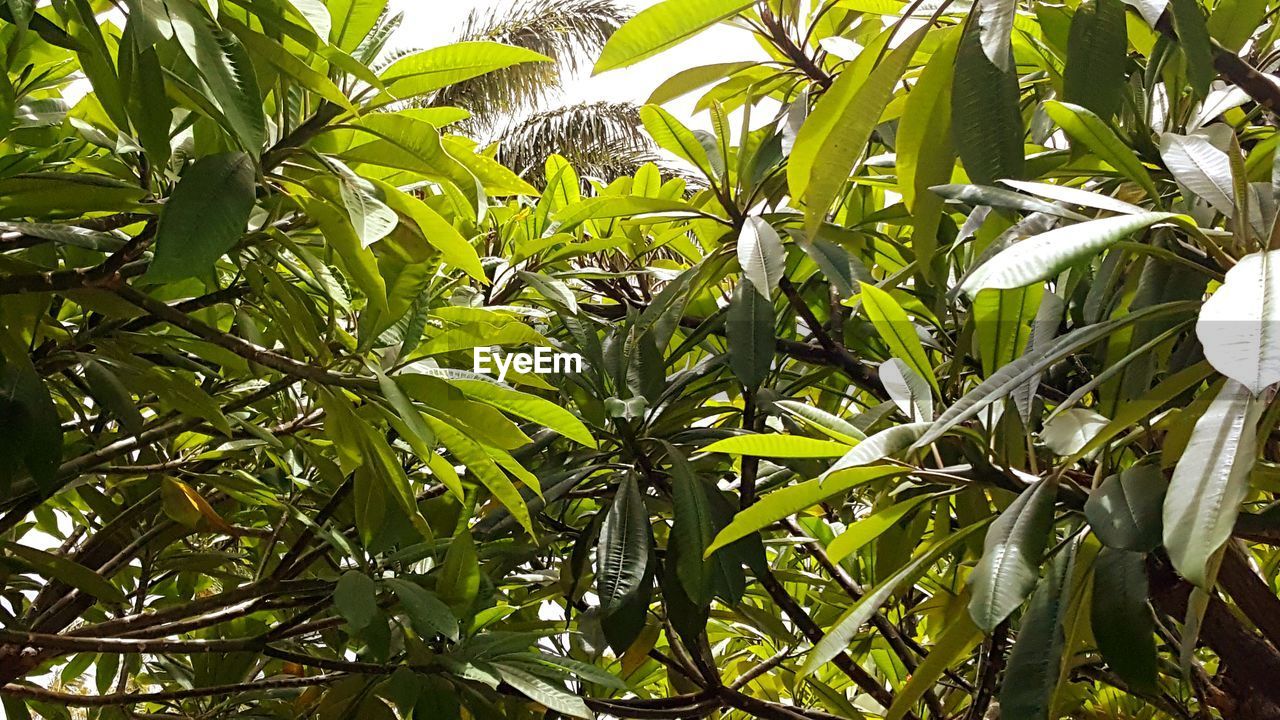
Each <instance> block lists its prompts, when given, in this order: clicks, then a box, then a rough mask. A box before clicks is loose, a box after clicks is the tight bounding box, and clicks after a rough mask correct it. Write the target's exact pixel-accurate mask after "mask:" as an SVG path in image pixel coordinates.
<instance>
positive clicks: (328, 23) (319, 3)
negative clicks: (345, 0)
mask: <svg viewBox="0 0 1280 720" xmlns="http://www.w3.org/2000/svg"><path fill="white" fill-rule="evenodd" d="M289 4H290V5H292V6H293V9H294V10H296V11H298V14H299V15H301V16H302V17H303V19H305V20H306V21H307V24H308V25H310V26H311V29H312V30H314V31H315V33H316V36H317V37H319V38H320V39H321V40H324V41H328V40H329V35H330V33H332V32H333V18H331V17H330V16H329V8H327V7H325V5H324V2H323V0H289Z"/></svg>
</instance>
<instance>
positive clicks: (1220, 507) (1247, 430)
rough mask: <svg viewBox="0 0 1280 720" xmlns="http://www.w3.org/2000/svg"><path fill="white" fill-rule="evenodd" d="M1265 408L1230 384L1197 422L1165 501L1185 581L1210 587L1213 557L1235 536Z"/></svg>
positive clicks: (1167, 531) (1167, 532)
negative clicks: (1233, 532) (1233, 529)
mask: <svg viewBox="0 0 1280 720" xmlns="http://www.w3.org/2000/svg"><path fill="white" fill-rule="evenodd" d="M1261 412H1262V403H1260V402H1258V401H1257V400H1255V398H1254V397H1253V393H1252V392H1250V390H1249V388H1248V387H1246V386H1244V385H1242V384H1240V383H1238V382H1236V381H1234V380H1227V382H1226V384H1224V385H1223V386H1222V389H1221V390H1220V391H1219V392H1218V395H1217V396H1216V397H1215V398H1214V399H1213V402H1212V404H1210V405H1209V408H1208V410H1206V411H1205V413H1204V415H1202V416H1200V419H1199V420H1197V421H1196V424H1195V429H1194V430H1192V431H1191V440H1190V442H1189V443H1188V444H1187V449H1186V450H1185V451H1184V452H1183V454H1182V457H1181V459H1179V460H1178V464H1177V466H1176V467H1174V470H1173V477H1172V478H1171V479H1170V481H1169V490H1168V493H1167V494H1166V495H1165V499H1164V513H1163V519H1164V530H1163V532H1164V546H1165V549H1166V550H1168V552H1169V559H1170V560H1172V561H1173V566H1174V567H1175V568H1176V569H1177V570H1178V573H1179V574H1181V575H1182V576H1183V577H1184V578H1186V579H1187V580H1189V581H1190V582H1192V583H1193V584H1195V585H1198V586H1200V587H1208V583H1209V565H1210V558H1211V557H1212V556H1213V555H1214V554H1215V553H1217V551H1218V550H1219V549H1220V548H1221V547H1222V545H1223V543H1225V542H1226V541H1227V539H1228V538H1229V537H1230V536H1231V528H1232V527H1233V526H1234V525H1235V520H1236V515H1238V514H1239V512H1240V503H1241V502H1243V501H1244V498H1245V495H1246V494H1247V493H1248V491H1249V472H1250V471H1251V470H1252V469H1253V465H1254V460H1255V453H1256V451H1257V440H1258V418H1259V416H1260V414H1261Z"/></svg>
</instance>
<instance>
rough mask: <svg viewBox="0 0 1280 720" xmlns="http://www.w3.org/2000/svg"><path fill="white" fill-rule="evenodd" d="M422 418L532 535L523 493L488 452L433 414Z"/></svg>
mask: <svg viewBox="0 0 1280 720" xmlns="http://www.w3.org/2000/svg"><path fill="white" fill-rule="evenodd" d="M423 419H424V420H426V421H427V426H428V427H430V428H431V431H432V432H434V433H435V434H436V437H437V438H439V439H440V442H441V443H443V444H444V446H445V447H446V448H448V449H449V452H451V453H453V456H454V457H455V458H457V460H458V461H459V462H460V463H462V464H463V465H466V466H467V470H469V471H470V472H471V474H472V475H474V476H475V477H476V479H477V480H479V481H480V483H481V484H482V485H484V486H485V487H486V488H488V490H489V492H490V493H492V494H493V497H494V499H496V500H497V501H498V502H500V503H502V505H503V506H504V507H506V508H507V512H509V513H511V516H512V517H514V518H515V519H516V521H517V522H519V523H520V526H521V527H523V528H524V529H525V530H526V531H527V532H528V533H529V534H530V535H533V534H534V532H533V519H532V517H531V516H530V514H529V506H528V505H527V504H525V501H524V498H522V497H520V491H519V490H517V489H516V486H515V483H513V482H511V478H509V477H507V475H506V473H504V472H502V469H501V468H499V467H498V464H497V463H496V462H494V460H493V458H492V457H490V456H489V454H488V453H487V452H485V449H484V448H483V447H481V446H480V444H479V443H477V442H475V441H474V440H472V439H470V438H468V437H467V436H465V435H463V434H462V433H461V432H459V431H458V430H457V429H456V428H455V427H453V425H451V424H449V423H446V422H444V421H443V420H440V419H438V418H435V417H432V416H430V415H424V416H423Z"/></svg>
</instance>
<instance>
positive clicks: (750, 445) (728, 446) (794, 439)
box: [702, 433, 849, 458]
mask: <svg viewBox="0 0 1280 720" xmlns="http://www.w3.org/2000/svg"><path fill="white" fill-rule="evenodd" d="M848 451H849V445H848V444H847V443H842V442H833V441H831V440H819V439H816V438H810V437H804V436H803V435H782V434H778V433H759V434H749V435H735V436H733V437H728V438H725V439H723V440H718V441H716V442H713V443H711V444H710V445H708V446H706V447H704V448H702V452H707V453H725V454H726V455H751V456H755V457H777V458H823V457H840V456H841V455H844V454H845V453H846V452H848Z"/></svg>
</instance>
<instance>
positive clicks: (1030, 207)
mask: <svg viewBox="0 0 1280 720" xmlns="http://www.w3.org/2000/svg"><path fill="white" fill-rule="evenodd" d="M1000 182H1001V183H1003V184H1006V185H1011V184H1013V183H1016V182H1018V181H1016V180H1014V181H1009V180H1001V181H1000ZM929 191H930V192H932V193H935V194H937V195H940V196H942V197H944V198H946V199H948V200H955V201H958V202H963V203H967V204H969V205H975V206H976V205H988V206H990V207H994V208H1008V209H1011V210H1021V211H1023V212H1028V213H1037V212H1038V213H1045V214H1048V215H1056V216H1058V217H1064V218H1069V219H1071V220H1088V219H1089V218H1088V217H1086V216H1084V215H1081V214H1080V213H1078V212H1075V211H1073V210H1068V209H1067V208H1064V207H1062V206H1060V205H1055V204H1053V203H1048V202H1045V201H1043V200H1041V199H1039V198H1033V197H1027V196H1026V195H1023V194H1021V193H1016V192H1012V191H1010V190H1005V189H1004V188H1000V187H992V186H990V185H954V184H953V185H934V186H933V187H931V188H929Z"/></svg>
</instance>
